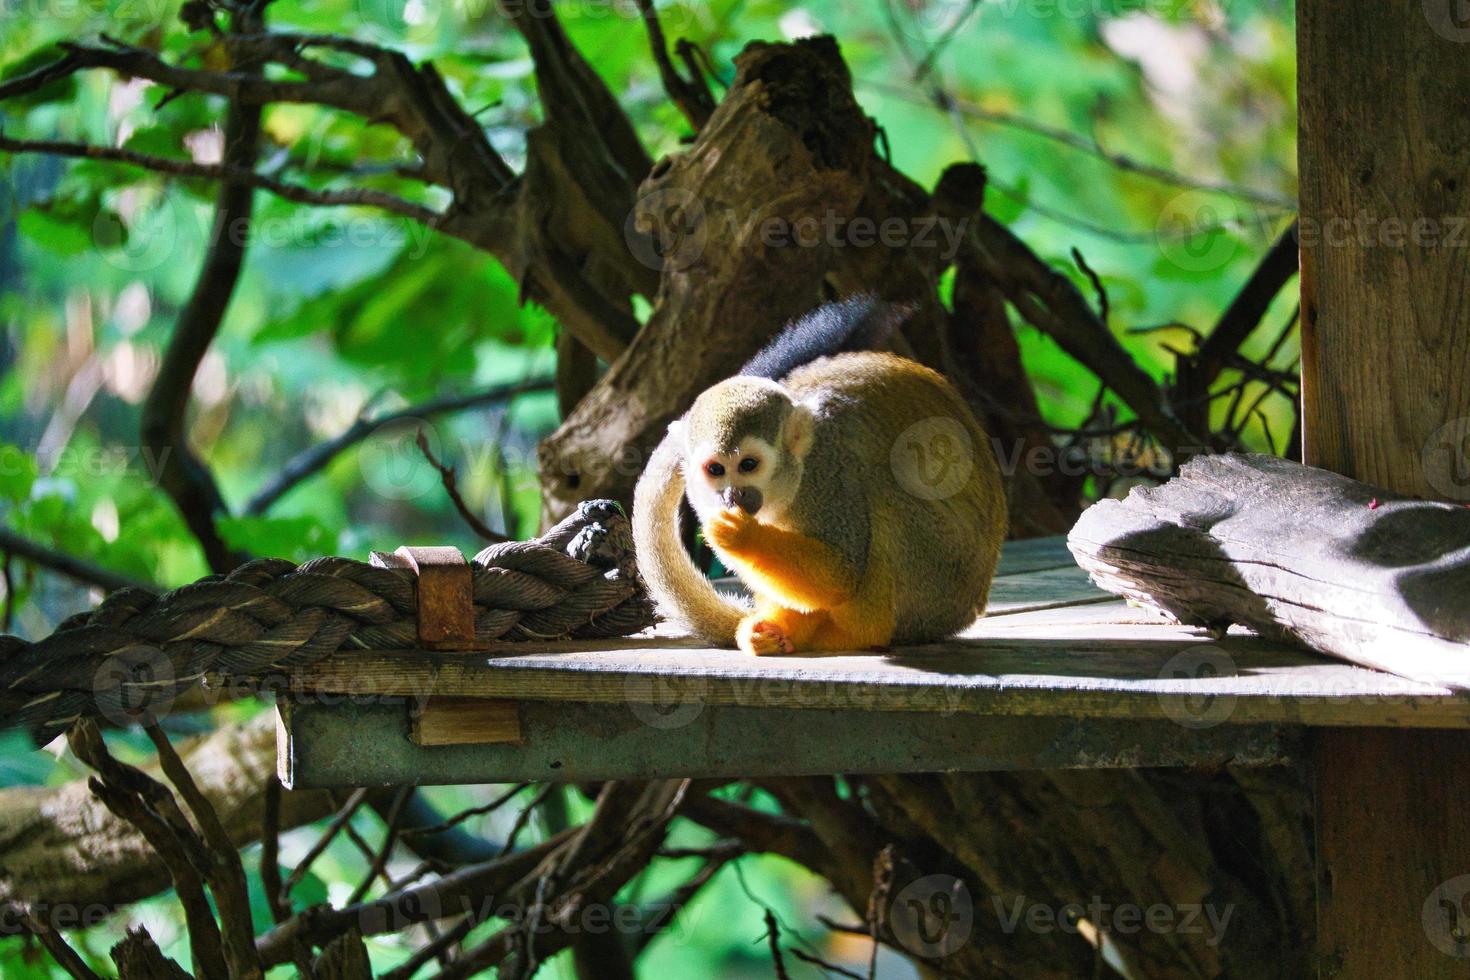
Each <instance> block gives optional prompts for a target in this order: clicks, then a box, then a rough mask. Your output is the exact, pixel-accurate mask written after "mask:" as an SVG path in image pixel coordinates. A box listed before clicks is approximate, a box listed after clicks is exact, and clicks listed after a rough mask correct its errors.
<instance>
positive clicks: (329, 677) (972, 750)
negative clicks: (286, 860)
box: [280, 539, 1470, 787]
mask: <svg viewBox="0 0 1470 980" xmlns="http://www.w3.org/2000/svg"><path fill="white" fill-rule="evenodd" d="M297 682H298V690H297V692H296V693H295V695H294V696H290V697H286V696H283V697H282V698H281V704H280V708H281V719H282V725H281V753H280V766H281V774H282V778H283V779H284V780H285V781H286V782H287V784H288V785H291V786H296V787H314V786H358V785H379V784H395V783H405V782H410V783H482V782H500V781H509V780H523V779H566V780H590V779H605V778H635V777H636V778H650V777H659V776H676V775H677V776H742V775H769V774H804V773H826V772H922V771H938V770H947V769H966V770H972V771H978V770H987V769H1019V768H1068V767H1087V768H1100V767H1117V766H1179V765H1215V764H1223V763H1237V764H1259V763H1270V762H1274V761H1279V760H1281V759H1284V758H1286V757H1288V756H1289V755H1290V754H1291V753H1292V752H1293V750H1294V746H1295V744H1296V739H1297V736H1298V735H1299V733H1300V729H1301V727H1302V726H1391V727H1409V728H1466V727H1470V698H1467V697H1466V696H1464V695H1459V694H1455V693H1452V692H1450V691H1448V690H1445V689H1441V688H1437V687H1432V686H1429V685H1425V684H1419V683H1414V682H1411V681H1407V680H1403V679H1400V678H1398V677H1394V676H1392V675H1389V674H1383V673H1379V672H1376V671H1372V670H1367V669H1364V668H1360V667H1354V666H1351V665H1349V664H1346V663H1339V662H1336V661H1332V660H1327V659H1324V658H1321V657H1318V656H1316V655H1314V654H1311V653H1308V652H1305V651H1302V650H1296V649H1289V648H1284V647H1281V646H1279V645H1273V644H1271V643H1267V642H1265V641H1263V640H1261V639H1259V638H1257V637H1253V636H1249V635H1244V634H1240V635H1236V634H1232V635H1230V636H1227V637H1224V638H1218V639H1217V638H1213V637H1210V636H1208V635H1206V634H1202V633H1200V632H1198V631H1195V630H1191V629H1186V628H1183V627H1178V626H1171V625H1165V624H1162V623H1160V622H1158V621H1157V620H1154V619H1152V618H1151V617H1150V616H1149V615H1148V614H1145V613H1143V612H1140V611H1138V610H1135V609H1133V608H1131V607H1129V606H1127V605H1126V604H1124V603H1122V602H1120V601H1117V600H1115V599H1114V598H1113V597H1111V596H1109V595H1107V594H1105V593H1103V592H1101V591H1099V590H1097V589H1096V588H1095V587H1093V586H1092V585H1091V584H1090V583H1089V582H1088V581H1087V579H1086V576H1085V575H1084V574H1083V573H1082V572H1081V570H1079V569H1078V568H1077V567H1076V565H1075V564H1074V563H1073V561H1072V559H1071V556H1070V555H1069V554H1068V553H1067V551H1066V548H1065V546H1064V545H1063V543H1062V542H1061V541H1060V539H1048V540H1045V541H1037V542H1022V543H1017V544H1015V545H1012V546H1010V547H1009V548H1008V549H1007V552H1006V555H1005V558H1004V561H1003V565H1002V574H1001V576H1000V577H999V578H998V579H997V581H996V585H995V588H994V590H993V592H992V598H991V610H990V613H989V614H988V615H987V616H986V617H985V618H984V619H982V620H981V621H980V622H978V623H977V624H976V625H975V626H974V627H972V628H971V629H970V630H969V631H967V632H966V633H965V634H964V635H963V636H961V637H958V638H956V639H955V640H952V641H950V642H947V643H944V644H939V645H934V646H927V647H916V648H908V649H898V650H894V651H892V652H889V653H886V654H873V653H870V654H862V655H841V656H823V657H769V658H754V657H749V656H746V655H744V654H741V653H739V652H737V651H733V650H718V649H709V648H706V647H702V646H700V645H698V644H696V643H694V642H693V641H691V640H689V639H688V638H685V637H679V636H674V635H668V634H665V633H662V632H654V633H651V634H646V635H643V636H639V637H633V638H630V639H628V640H624V641H619V642H614V643H600V644H590V643H558V644H545V645H536V646H535V647H528V646H527V645H525V644H504V645H503V646H502V647H501V648H498V649H496V650H493V651H491V652H489V653H474V654H454V653H450V654H445V653H427V652H423V651H416V650H409V651H358V652H353V653H341V654H338V655H336V656H334V657H332V658H329V659H327V660H324V661H322V662H320V663H318V664H316V665H314V666H313V667H312V668H310V669H309V670H308V671H306V672H305V673H303V674H301V675H300V676H299V677H298V678H297Z"/></svg>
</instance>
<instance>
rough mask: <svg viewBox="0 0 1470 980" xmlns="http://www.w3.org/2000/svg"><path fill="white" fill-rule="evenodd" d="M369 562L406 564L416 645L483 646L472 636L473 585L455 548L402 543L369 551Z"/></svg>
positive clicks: (392, 565)
mask: <svg viewBox="0 0 1470 980" xmlns="http://www.w3.org/2000/svg"><path fill="white" fill-rule="evenodd" d="M372 560H373V564H374V565H378V566H380V567H383V568H407V569H409V570H410V571H412V572H413V573H414V577H415V578H416V579H417V581H418V607H419V608H418V620H419V626H418V632H419V638H418V640H419V646H421V647H423V648H424V649H426V650H486V649H489V646H490V644H488V643H486V642H484V641H480V640H476V639H475V585H474V578H473V576H472V572H471V569H470V566H469V563H468V562H466V561H465V560H464V555H462V554H460V551H459V549H458V548H443V547H425V548H409V547H406V546H405V547H402V548H399V549H398V550H397V551H395V552H393V553H392V554H388V553H387V552H383V551H375V552H373V558H372Z"/></svg>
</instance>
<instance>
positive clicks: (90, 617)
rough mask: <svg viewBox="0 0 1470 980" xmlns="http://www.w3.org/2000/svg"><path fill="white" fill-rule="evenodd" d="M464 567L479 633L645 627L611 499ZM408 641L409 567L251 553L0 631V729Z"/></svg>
mask: <svg viewBox="0 0 1470 980" xmlns="http://www.w3.org/2000/svg"><path fill="white" fill-rule="evenodd" d="M471 568H472V579H473V583H474V603H475V639H476V640H477V641H490V640H502V641H506V640H509V641H536V640H554V639H568V638H600V637H611V636H627V635H629V634H631V633H636V632H638V631H640V630H642V629H645V628H647V627H649V626H651V625H653V623H654V614H653V605H652V603H651V601H650V600H649V599H648V596H647V594H646V593H645V592H644V590H643V586H642V582H641V581H640V579H639V578H638V572H637V565H636V562H635V560H634V555H633V540H632V532H631V528H630V527H629V524H628V519H627V517H626V516H625V515H624V514H623V512H622V510H621V509H620V508H619V507H618V505H617V504H615V503H613V502H612V501H608V500H592V501H587V502H585V503H583V504H581V505H580V506H579V507H578V508H577V510H576V512H575V513H573V514H572V515H571V516H569V517H567V518H566V519H565V520H563V521H562V522H561V523H560V524H558V525H556V526H555V527H553V528H552V529H551V530H549V531H547V532H546V533H545V534H544V535H542V536H541V537H539V538H535V539H533V540H530V541H511V542H506V543H504V544H495V545H491V546H490V547H488V548H486V549H484V550H483V551H481V552H480V553H479V554H478V555H476V556H475V557H474V559H473V560H472V561H471ZM417 639H418V600H417V592H416V586H415V579H414V575H413V573H412V571H410V570H408V569H403V568H379V567H376V566H374V565H371V564H368V563H367V562H361V561H354V560H353V559H350V558H336V557H328V558H316V559H313V560H311V561H308V562H305V563H304V564H301V565H296V564H294V563H292V562H289V561H286V560H285V559H281V558H260V559H256V560H253V561H248V562H246V563H244V564H243V565H241V566H240V567H238V568H236V569H235V570H234V571H232V572H230V573H229V574H228V575H214V576H210V577H208V578H204V579H201V580H199V581H198V582H195V583H193V584H190V585H185V586H183V587H181V588H178V589H174V590H173V591H171V592H165V593H163V594H162V595H159V594H157V593H154V592H150V591H148V590H145V589H121V590H119V591H117V592H114V593H112V594H111V595H109V596H108V597H107V598H106V599H105V600H103V602H102V604H101V605H99V606H98V607H97V608H96V609H95V610H93V611H91V612H87V613H80V614H78V615H75V616H72V617H70V618H68V619H66V620H65V621H63V622H62V623H61V624H60V626H58V627H57V629H56V631H55V632H54V633H52V634H51V635H50V636H49V637H46V638H45V639H42V640H39V641H36V642H34V643H31V642H27V641H26V640H23V639H21V638H19V637H15V636H0V728H26V729H29V730H30V731H31V733H32V735H33V736H34V737H35V738H36V739H37V740H38V741H42V742H44V741H49V740H50V739H51V738H53V737H54V736H56V735H58V734H60V733H61V732H63V731H65V730H66V729H67V728H68V727H70V725H71V724H72V723H73V722H75V721H76V720H78V719H79V718H82V717H86V716H89V715H97V714H101V715H103V716H105V717H107V718H109V719H112V720H115V721H127V720H140V719H142V720H146V716H147V715H149V714H150V713H151V712H153V710H154V706H157V705H160V704H162V705H171V704H172V702H173V700H174V699H175V698H177V697H178V696H179V695H180V694H181V693H183V691H184V690H186V689H187V688H189V687H191V686H193V685H195V684H197V683H199V682H200V681H201V680H203V679H204V678H205V676H206V675H226V676H230V677H240V678H250V677H258V676H260V675H262V674H266V673H270V672H275V671H285V672H289V671H290V670H291V668H293V667H296V666H300V665H303V664H308V663H311V662H313V661H315V660H317V659H320V658H321V657H323V656H325V655H327V654H329V653H333V652H335V651H337V650H341V649H359V650H369V649H376V650H382V649H403V648H411V647H414V646H416V645H417Z"/></svg>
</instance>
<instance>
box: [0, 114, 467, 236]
mask: <svg viewBox="0 0 1470 980" xmlns="http://www.w3.org/2000/svg"><path fill="white" fill-rule="evenodd" d="M0 151H3V152H6V153H44V154H48V155H50V156H62V157H75V158H79V159H84V160H107V161H111V162H113V163H122V164H127V165H129V166H133V167H141V168H143V169H145V170H151V171H154V172H156V173H162V174H169V175H171V176H175V177H200V178H204V179H206V180H219V181H228V182H230V183H234V184H242V185H245V186H247V187H258V188H260V189H261V190H265V191H270V192H271V193H272V194H275V195H276V196H277V197H280V198H282V199H284V200H287V201H293V202H295V203H297V204H309V205H313V206H315V207H371V208H378V209H380V210H383V211H388V212H391V213H393V214H398V215H402V216H403V217H405V218H412V219H413V220H414V221H418V222H421V223H423V224H425V225H428V226H429V227H430V228H433V227H437V226H438V223H439V222H440V220H441V219H442V218H443V215H441V214H440V213H439V212H437V211H434V210H432V209H431V208H426V207H423V206H422V205H419V204H414V203H412V202H411V201H406V200H404V199H403V198H401V197H397V196H395V195H393V194H387V193H384V192H383V191H375V190H369V189H367V188H354V189H352V190H340V191H319V190H314V189H312V188H310V187H303V186H301V185H300V184H292V183H289V182H287V181H283V180H277V179H276V178H274V177H267V176H266V175H264V174H260V173H256V172H255V171H253V170H246V169H243V168H240V167H229V166H225V165H224V164H218V163H195V162H194V161H192V160H174V159H170V158H168V157H160V156H153V155H152V154H148V153H138V152H136V151H134V150H127V149H123V148H121V147H115V146H93V145H91V144H88V143H70V142H64V141H60V140H24V139H14V138H13V137H9V136H5V135H4V134H0Z"/></svg>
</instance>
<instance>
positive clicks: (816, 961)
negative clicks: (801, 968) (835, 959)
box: [786, 946, 869, 980]
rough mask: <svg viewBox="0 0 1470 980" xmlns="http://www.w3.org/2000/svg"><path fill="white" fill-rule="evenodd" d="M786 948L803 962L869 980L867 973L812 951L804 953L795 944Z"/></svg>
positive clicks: (857, 979)
mask: <svg viewBox="0 0 1470 980" xmlns="http://www.w3.org/2000/svg"><path fill="white" fill-rule="evenodd" d="M786 949H787V952H789V953H790V954H791V955H792V956H795V957H796V958H797V959H799V960H801V961H802V962H803V963H810V964H811V965H812V966H814V967H816V968H817V969H819V970H825V971H826V972H828V973H835V974H837V975H838V976H840V977H851V978H852V980H869V977H868V976H866V975H865V974H862V973H858V972H857V971H856V970H849V969H848V968H847V967H845V966H838V965H837V964H836V963H830V962H828V961H827V960H824V959H822V958H821V957H820V956H815V955H813V954H811V953H803V952H802V951H801V950H799V949H797V948H796V947H795V946H788V947H787V948H786Z"/></svg>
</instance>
